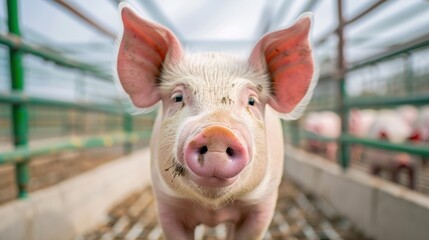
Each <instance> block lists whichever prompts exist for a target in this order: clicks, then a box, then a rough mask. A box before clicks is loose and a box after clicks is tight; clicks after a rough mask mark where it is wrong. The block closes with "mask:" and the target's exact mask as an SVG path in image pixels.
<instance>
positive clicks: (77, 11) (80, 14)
mask: <svg viewBox="0 0 429 240" xmlns="http://www.w3.org/2000/svg"><path fill="white" fill-rule="evenodd" d="M53 1H54V2H56V3H58V4H59V5H61V6H63V7H64V8H66V9H67V10H69V11H70V12H71V13H73V14H74V15H76V16H77V17H79V18H80V19H82V20H83V21H85V22H86V23H88V24H89V25H91V26H92V27H94V28H95V29H97V30H98V31H99V32H101V33H103V34H104V35H106V36H108V37H109V38H112V39H116V34H115V33H113V32H112V31H110V30H108V29H107V28H105V27H103V26H101V25H100V24H99V23H96V22H95V21H94V20H92V19H91V18H89V17H88V16H87V15H86V14H84V11H83V10H82V9H78V8H77V7H75V6H72V5H70V4H69V3H67V2H66V1H64V0H53Z"/></svg>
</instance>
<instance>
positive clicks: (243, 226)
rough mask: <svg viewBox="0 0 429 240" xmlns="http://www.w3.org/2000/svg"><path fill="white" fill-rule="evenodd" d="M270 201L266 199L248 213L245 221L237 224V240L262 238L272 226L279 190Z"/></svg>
mask: <svg viewBox="0 0 429 240" xmlns="http://www.w3.org/2000/svg"><path fill="white" fill-rule="evenodd" d="M273 195H274V196H272V197H271V198H270V199H268V201H265V202H263V203H261V204H259V205H258V206H255V207H254V210H253V211H251V212H249V213H247V215H246V216H245V218H244V221H243V222H241V223H240V224H239V225H236V229H235V238H234V239H237V240H248V239H249V240H250V239H255V240H256V239H262V238H263V237H264V234H265V232H266V231H267V229H268V227H269V226H270V223H271V220H272V218H273V215H274V207H273V206H274V205H275V204H276V201H277V192H276V193H275V194H273Z"/></svg>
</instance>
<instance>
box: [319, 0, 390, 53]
mask: <svg viewBox="0 0 429 240" xmlns="http://www.w3.org/2000/svg"><path fill="white" fill-rule="evenodd" d="M386 2H387V1H386V0H379V1H377V2H375V3H374V4H372V5H371V6H369V7H368V8H367V9H365V10H363V11H362V12H360V13H358V14H357V15H356V16H354V17H352V18H351V19H350V20H348V21H345V22H344V26H346V25H349V24H351V23H354V22H355V21H357V20H358V19H361V18H362V17H364V16H365V15H367V14H368V13H370V12H372V11H374V10H375V9H377V8H378V7H380V6H381V5H382V4H383V3H386ZM337 31H338V29H334V30H332V31H329V32H328V33H326V34H325V35H323V37H321V38H319V39H318V40H317V41H316V44H315V45H316V46H318V45H320V44H322V43H324V42H325V41H326V40H327V39H328V38H329V36H331V35H332V34H334V33H335V32H337Z"/></svg>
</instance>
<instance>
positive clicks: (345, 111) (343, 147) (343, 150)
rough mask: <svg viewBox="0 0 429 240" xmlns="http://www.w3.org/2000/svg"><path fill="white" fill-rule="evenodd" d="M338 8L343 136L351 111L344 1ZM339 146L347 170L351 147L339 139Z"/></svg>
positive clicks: (340, 101) (339, 88)
mask: <svg viewBox="0 0 429 240" xmlns="http://www.w3.org/2000/svg"><path fill="white" fill-rule="evenodd" d="M337 7H338V9H337V10H338V12H337V14H338V29H337V34H338V62H337V68H338V76H337V78H338V92H339V111H340V112H339V113H340V118H341V135H344V134H346V133H347V132H348V112H349V109H348V107H347V106H346V104H345V100H346V98H347V96H346V95H347V94H346V93H347V92H346V83H345V78H346V62H345V57H344V26H345V21H344V18H343V1H342V0H337ZM338 146H339V150H340V154H339V160H340V164H341V166H342V167H343V168H344V169H346V168H347V167H348V165H349V145H348V143H346V142H344V141H342V138H339V139H338Z"/></svg>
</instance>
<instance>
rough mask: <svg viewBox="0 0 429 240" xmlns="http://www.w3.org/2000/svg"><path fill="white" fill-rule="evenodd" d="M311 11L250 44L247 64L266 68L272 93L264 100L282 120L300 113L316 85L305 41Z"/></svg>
mask: <svg viewBox="0 0 429 240" xmlns="http://www.w3.org/2000/svg"><path fill="white" fill-rule="evenodd" d="M311 17H312V14H311V13H306V14H303V15H302V16H301V17H300V18H299V19H298V20H297V21H296V22H295V24H293V25H292V26H291V27H288V28H285V29H282V30H278V31H274V32H271V33H268V34H267V35H265V36H264V37H262V38H261V39H260V40H259V41H258V43H257V44H256V46H255V47H254V49H253V51H252V53H251V55H250V57H249V63H250V64H251V65H252V66H253V67H254V68H257V69H262V70H266V71H267V73H268V74H269V77H270V80H271V88H272V89H271V90H272V96H271V98H270V100H269V101H268V103H269V104H270V106H271V107H273V108H274V109H275V110H276V111H277V112H279V113H280V114H281V117H282V118H284V119H296V118H298V117H300V116H301V114H302V112H303V111H304V110H305V107H306V106H307V104H308V102H309V101H310V99H311V96H312V94H313V90H314V88H315V86H316V84H317V78H318V74H317V70H316V67H315V62H314V58H313V51H312V47H311V43H310V40H309V37H310V30H311V23H312V20H311Z"/></svg>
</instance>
